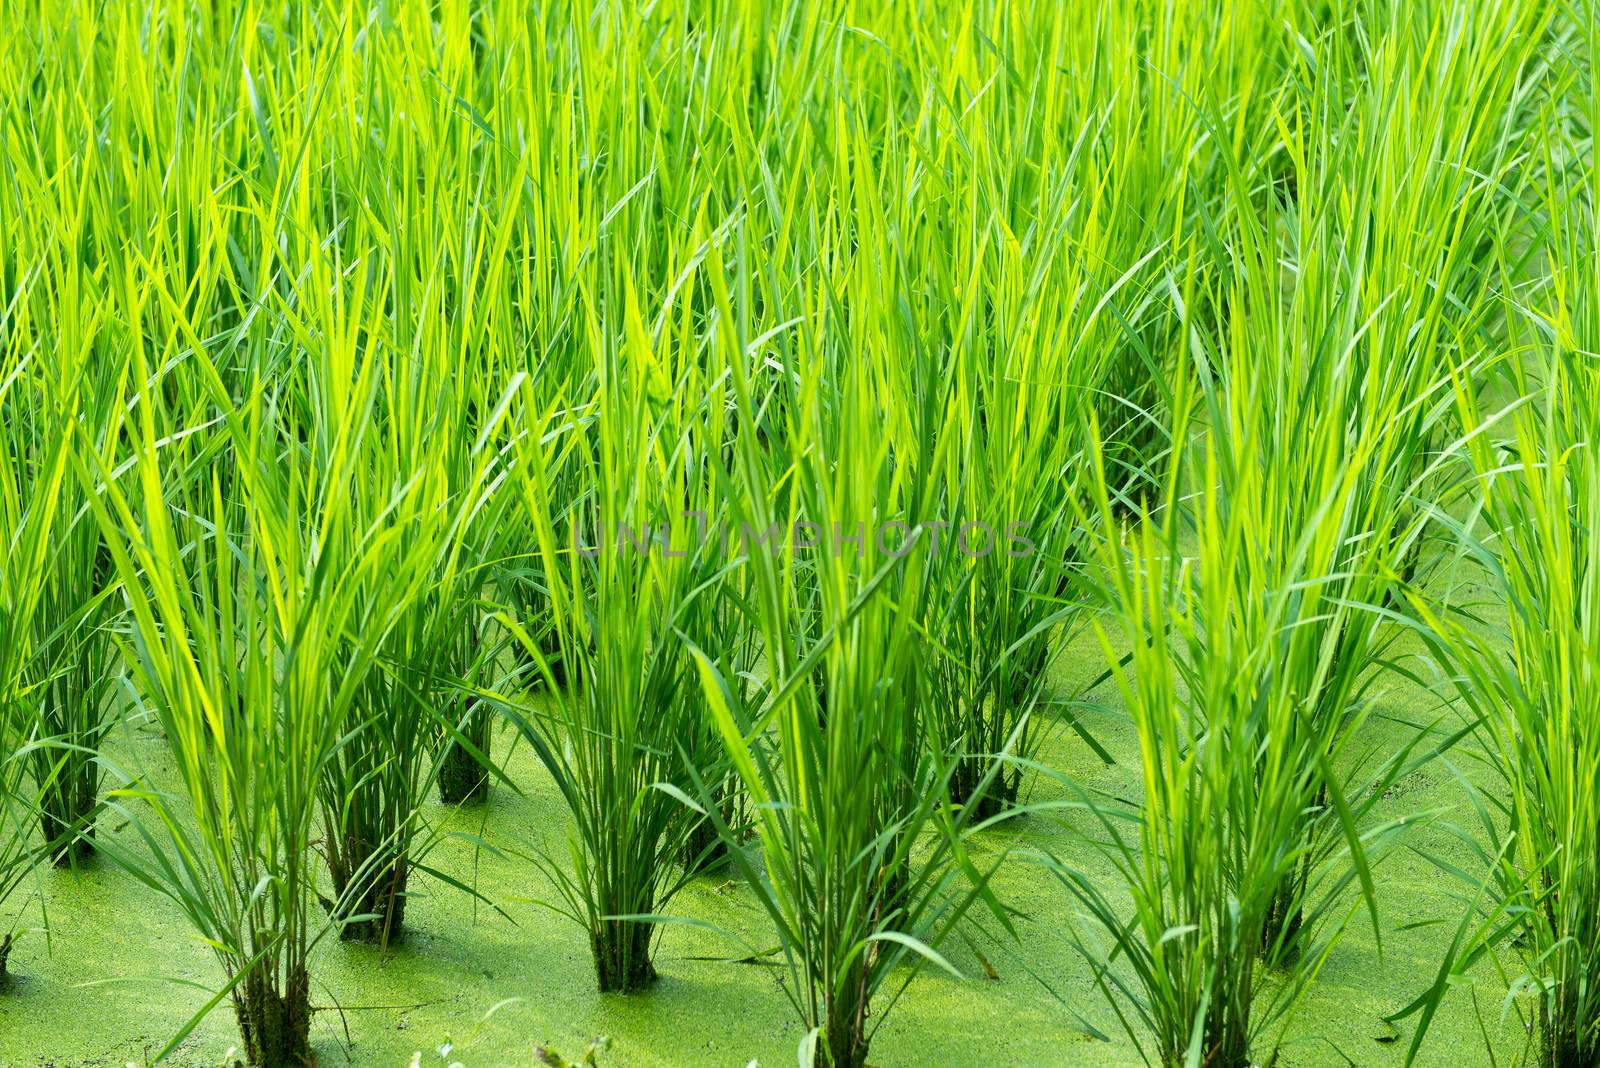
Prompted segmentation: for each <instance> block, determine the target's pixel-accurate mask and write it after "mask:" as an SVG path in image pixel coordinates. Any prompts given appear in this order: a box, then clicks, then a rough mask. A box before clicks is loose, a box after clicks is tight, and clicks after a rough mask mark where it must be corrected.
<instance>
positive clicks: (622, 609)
mask: <svg viewBox="0 0 1600 1068" xmlns="http://www.w3.org/2000/svg"><path fill="white" fill-rule="evenodd" d="M613 270H615V271H616V272H618V275H617V277H618V282H617V283H616V288H615V289H614V290H612V291H611V292H609V293H607V294H606V296H605V299H607V300H608V301H615V303H616V306H617V308H618V313H619V315H620V320H621V321H620V326H621V330H620V336H619V335H618V333H611V332H608V331H607V330H606V328H605V326H604V325H603V323H602V321H601V320H600V319H599V318H598V316H597V315H596V314H595V312H596V309H595V308H594V307H593V306H592V305H590V306H588V307H587V308H586V310H585V314H586V317H587V319H588V322H587V323H586V325H585V329H586V331H587V333H588V336H590V337H591V338H593V339H594V341H595V343H596V349H597V364H596V377H595V379H594V384H595V392H594V395H593V397H592V399H591V398H581V397H574V398H571V399H570V400H569V401H568V402H566V403H565V404H563V405H562V406H561V407H560V408H559V409H557V410H555V411H550V410H541V409H540V408H539V407H537V404H536V401H535V400H533V399H531V398H532V395H531V393H530V401H529V404H528V405H527V408H526V410H525V414H524V422H523V424H522V426H521V430H522V433H523V438H522V443H523V444H522V447H521V448H520V449H519V454H518V455H519V463H518V473H519V476H520V477H519V479H518V483H517V484H518V486H519V488H520V491H521V496H522V500H523V502H524V505H525V507H526V514H527V516H528V517H529V519H530V526H531V530H532V534H533V537H534V539H535V544H536V546H537V549H538V553H539V569H540V572H541V574H542V582H543V585H544V587H545V589H546V590H547V596H548V598H549V601H550V606H551V609H552V620H553V625H554V644H555V647H556V649H557V652H558V655H559V656H560V658H561V660H562V662H564V663H565V664H566V665H567V676H566V679H565V685H564V686H561V685H557V684H556V680H555V679H554V677H553V675H552V673H551V670H550V665H549V663H548V662H547V661H546V660H545V658H544V656H543V653H542V651H541V650H540V648H539V643H538V642H537V641H536V640H535V639H534V637H533V636H532V635H530V634H528V633H527V631H526V630H524V629H523V628H522V626H521V625H520V624H519V623H518V622H517V621H516V620H514V619H511V618H510V617H509V616H503V617H502V619H503V621H504V622H505V624H506V626H507V627H508V628H510V629H511V630H512V632H513V633H514V634H516V635H517V637H518V638H519V639H520V640H521V642H522V644H523V647H524V651H525V653H526V655H528V656H529V657H531V658H532V659H533V660H534V661H535V663H536V664H537V665H538V667H539V669H540V672H541V674H542V675H543V677H544V681H545V684H546V686H545V690H544V691H543V693H542V694H540V695H538V697H537V698H536V704H535V705H534V706H533V707H531V708H527V709H525V710H521V711H518V710H514V709H513V710H512V713H511V714H512V715H513V717H514V719H515V721H516V723H517V725H518V726H519V728H520V729H521V732H522V734H523V735H524V737H526V738H527V739H528V741H529V742H530V743H531V744H532V746H533V749H534V752H535V753H536V754H537V755H538V758H539V760H540V762H541V763H542V764H543V765H544V767H545V770H546V771H548V772H549V774H550V775H551V777H552V778H553V779H554V780H555V783H556V786H557V788H558V789H559V790H560V792H561V795H562V798H563V799H564V800H565V802H566V804H567V806H568V808H569V809H570V811H571V815H572V824H571V827H570V831H569V836H570V838H569V841H570V849H569V855H570V857H571V861H572V870H571V871H570V872H569V871H567V870H565V869H563V868H560V867H558V866H556V865H554V864H548V865H546V867H547V870H548V871H549V873H550V874H551V876H552V878H553V879H554V880H555V882H556V885H557V886H558V887H559V888H560V891H561V895H562V898H563V901H564V903H565V906H566V910H567V913H568V915H570V917H571V918H572V919H573V920H574V921H576V922H577V923H578V924H580V925H581V926H582V927H583V928H584V929H585V930H586V931H587V932H588V934H589V941H590V945H591V948H592V950H593V954H594V963H595V975H596V980H597V982H598V984H599V988H600V990H601V991H602V992H615V993H630V992H634V991H637V990H639V989H641V988H643V987H645V986H648V985H649V984H650V983H651V982H652V981H653V980H654V979H655V977H656V971H655V965H654V963H653V955H654V944H655V939H656V936H657V926H658V925H657V922H656V916H657V914H659V913H660V912H661V911H662V910H663V909H664V908H665V906H666V905H667V903H668V902H669V901H670V899H671V898H672V896H673V894H674V893H676V891H677V890H678V888H679V887H680V886H681V885H682V881H683V878H684V875H683V873H682V872H681V871H680V869H679V868H678V867H677V865H676V861H677V860H678V858H679V856H680V854H681V852H682V850H683V848H684V844H685V840H686V835H687V832H688V830H689V828H690V826H691V820H690V813H689V811H688V810H686V809H685V808H684V807H683V805H682V804H681V802H680V801H679V797H681V796H684V795H685V791H686V790H687V789H688V788H689V786H690V784H691V781H692V780H691V778H690V776H691V774H692V772H691V769H700V770H705V769H709V767H710V766H711V764H712V763H713V761H714V759H715V749H714V748H713V747H714V746H715V738H714V737H712V736H711V735H710V733H709V732H707V731H705V730H703V729H701V723H702V722H703V711H702V705H701V702H700V701H699V700H697V699H696V694H695V692H694V689H693V685H692V683H693V675H692V674H691V668H690V662H689V658H688V654H687V652H686V651H685V647H684V643H683V640H682V632H683V631H684V630H685V628H689V629H695V628H694V627H693V624H692V622H691V616H692V615H693V614H694V613H696V612H697V611H699V609H698V608H697V607H696V606H697V604H699V603H700V602H701V600H702V599H705V600H706V601H708V602H713V603H714V602H715V601H716V600H717V599H718V598H719V596H720V584H721V577H722V575H723V574H725V571H726V569H725V568H724V566H723V564H722V562H721V560H720V557H719V555H718V551H719V539H717V538H714V537H705V536H703V534H702V533H701V532H700V531H699V530H698V529H697V524H696V522H695V520H694V518H693V517H696V516H698V517H699V519H700V521H701V522H702V523H704V524H706V525H707V526H709V527H711V528H713V529H714V528H715V525H716V523H717V522H718V514H719V513H718V512H717V510H716V506H715V504H714V498H713V496H712V492H711V491H712V486H711V474H712V472H711V469H710V468H709V467H708V466H707V457H708V456H709V455H715V454H716V452H717V451H718V448H717V446H716V444H715V442H716V437H715V435H716V433H717V431H716V430H715V429H714V427H715V426H716V424H717V422H718V421H719V420H720V412H717V410H716V409H715V408H714V407H713V405H712V403H711V402H710V401H708V400H707V391H706V382H705V378H704V375H703V372H702V371H701V369H700V367H699V365H698V362H697V359H696V356H697V347H696V344H695V340H694V338H693V336H692V335H690V334H688V333H686V332H685V331H683V330H681V329H680V328H679V326H678V325H677V321H676V320H675V319H674V318H673V317H672V316H671V309H670V307H665V308H663V309H662V310H661V312H660V314H658V315H657V316H655V317H654V324H655V326H654V328H652V327H651V326H650V325H647V323H646V321H645V319H644V317H643V311H642V310H641V308H640V305H639V299H638V295H637V294H636V292H635V290H634V286H633V282H632V280H631V277H630V276H629V274H628V273H627V272H628V267H627V265H626V264H617V265H615V267H614V268H613ZM671 299H672V296H671V295H670V294H669V296H668V300H669V301H670V300H671ZM685 299H687V297H685ZM566 464H572V465H575V466H576V467H577V468H578V469H579V470H580V471H581V472H582V473H583V475H584V477H583V480H582V481H583V484H584V485H585V486H586V487H587V490H586V492H585V493H584V494H583V495H582V496H580V497H578V498H576V499H567V498H564V497H563V496H561V495H559V494H558V492H557V489H556V488H557V487H558V486H560V485H562V481H561V480H559V479H558V478H557V477H556V473H557V472H559V471H561V470H562V469H563V467H564V466H565V465H566Z"/></svg>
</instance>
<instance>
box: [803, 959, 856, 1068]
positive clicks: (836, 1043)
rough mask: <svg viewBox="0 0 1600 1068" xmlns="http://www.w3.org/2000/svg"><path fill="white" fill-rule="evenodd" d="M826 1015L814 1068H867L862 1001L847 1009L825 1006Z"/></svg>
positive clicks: (845, 1007)
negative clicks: (826, 1007)
mask: <svg viewBox="0 0 1600 1068" xmlns="http://www.w3.org/2000/svg"><path fill="white" fill-rule="evenodd" d="M856 970H857V971H859V969H856ZM864 978H865V977H864V976H863V979H864ZM827 1014H828V1018H827V1021H826V1022H825V1023H824V1025H823V1033H822V1039H823V1040H822V1041H821V1042H819V1043H818V1044H817V1054H816V1058H815V1059H814V1060H813V1061H812V1065H813V1068H866V1063H867V1046H868V1044H869V1039H868V1038H867V1003H866V1001H865V999H863V1000H861V1001H860V1002H859V1003H857V1004H855V1005H849V1006H847V1005H843V1004H838V1003H835V1004H833V1005H830V1006H829V1007H828V1009H827Z"/></svg>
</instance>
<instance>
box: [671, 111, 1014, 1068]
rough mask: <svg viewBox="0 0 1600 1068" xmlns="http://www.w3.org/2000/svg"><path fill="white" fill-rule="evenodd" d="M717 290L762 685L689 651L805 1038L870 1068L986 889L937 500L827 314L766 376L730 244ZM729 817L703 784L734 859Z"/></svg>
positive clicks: (718, 259)
mask: <svg viewBox="0 0 1600 1068" xmlns="http://www.w3.org/2000/svg"><path fill="white" fill-rule="evenodd" d="M835 121H836V123H837V125H836V127H835V129H834V131H833V133H832V135H831V136H832V137H833V138H834V143H835V144H837V145H841V146H842V145H846V144H848V143H849V137H848V135H847V127H846V126H845V125H844V122H843V116H842V115H840V116H838V117H836V120H835ZM739 262H740V265H741V268H742V267H743V266H744V264H745V262H746V261H743V260H741V261H739ZM841 267H842V265H841ZM855 269H857V270H859V269H863V268H862V267H861V265H857V267H856V268H855ZM707 276H708V278H709V280H710V286H711V289H712V293H713V295H714V297H715V301H716V305H715V306H716V310H717V313H718V315H717V320H716V322H717V327H716V330H715V333H714V335H713V343H714V345H715V352H716V354H717V366H721V367H726V368H727V369H728V373H727V378H728V380H729V383H730V386H731V389H732V394H731V401H732V403H733V405H734V410H735V412H736V414H737V416H738V424H737V428H736V431H735V436H734V440H733V442H732V443H731V444H732V454H733V464H732V466H731V470H730V471H729V472H728V473H727V476H726V477H727V478H728V480H729V484H730V486H731V488H732V489H733V491H734V492H733V493H732V494H731V496H730V503H729V517H730V523H731V524H735V525H736V527H737V529H738V530H739V531H740V532H741V536H742V537H743V538H744V541H743V542H742V544H741V545H740V547H739V551H740V559H739V566H740V569H741V572H742V573H743V575H744V584H745V585H744V588H745V589H746V591H747V592H746V594H745V596H744V598H743V602H742V603H743V604H744V605H745V612H746V613H747V617H748V618H747V622H746V626H747V627H748V628H749V629H750V630H751V631H752V632H753V633H754V634H755V635H756V636H757V638H758V640H759V642H760V648H761V650H762V654H763V661H764V667H765V672H764V676H763V677H762V678H760V679H759V680H758V679H756V678H752V677H750V676H743V677H733V676H730V674H729V673H728V672H727V671H726V670H725V668H724V667H723V666H721V665H719V664H718V663H717V662H716V661H715V660H714V659H713V658H712V657H711V656H710V655H708V654H707V653H706V652H704V651H703V650H699V649H696V652H695V657H696V663H697V665H698V667H699V670H700V673H701V676H702V681H703V684H704V688H705V694H706V697H707V699H708V701H709V702H710V706H711V714H712V715H713V717H714V721H715V723H716V725H717V728H718V733H719V734H720V736H721V739H722V742H723V745H724V746H725V748H726V751H727V753H728V756H729V760H730V763H731V766H732V768H733V770H734V771H735V772H736V773H737V775H738V777H739V780H740V782H741V784H742V786H743V788H744V790H745V792H746V793H747V795H748V798H749V805H750V811H751V820H752V828H753V832H754V836H755V838H756V840H757V842H758V843H759V846H760V849H759V853H758V854H757V855H754V856H752V855H750V854H749V853H746V852H745V851H743V850H738V849H735V850H733V851H732V857H733V859H734V863H735V865H736V868H737V869H738V870H739V871H740V872H741V873H742V874H743V875H744V876H745V879H746V881H747V883H748V885H749V886H750V888H751V890H752V891H753V892H754V893H755V895H756V897H757V899H758V900H759V901H760V903H761V905H762V907H763V908H764V910H765V911H766V913H767V914H768V916H769V917H770V919H771V921H772V923H773V926H774V928H775V930H776V932H777V935H778V939H779V944H780V946H781V948H782V950H783V954H784V958H785V961H786V964H787V968H788V972H789V977H790V978H789V982H787V983H786V984H785V986H784V990H785V993H786V995H787V996H788V998H789V1000H790V1002H791V1004H792V1005H793V1007H794V1010H795V1012H796V1014H797V1015H798V1016H799V1017H800V1019H801V1021H802V1023H803V1025H804V1026H805V1027H806V1029H807V1035H806V1039H805V1041H804V1043H803V1045H802V1050H801V1060H802V1062H804V1063H808V1064H815V1065H818V1066H831V1068H860V1066H861V1065H863V1064H865V1063H866V1057H867V1053H868V1050H869V1048H870V1046H871V1042H872V1037H873V1034H874V1032H875V1031H876V1029H877V1027H878V1026H879V1024H880V1023H881V1021H882V1019H883V1016H884V1014H885V1013H886V1012H887V1007H888V1006H890V1005H892V1004H893V1003H894V1000H895V998H896V996H897V992H896V989H895V986H896V983H897V982H898V983H901V984H904V983H906V982H909V981H910V979H911V977H912V976H913V975H914V974H915V972H916V970H917V967H918V966H920V965H921V964H923V963H927V962H931V963H933V964H935V965H937V966H939V967H943V968H945V969H949V970H951V971H953V970H954V969H952V968H951V967H950V965H949V964H948V962H946V961H945V960H944V958H943V957H942V956H940V955H939V952H938V946H939V944H940V943H941V941H942V940H943V939H944V937H945V936H946V935H947V934H948V933H949V932H950V931H951V929H952V928H953V927H954V926H955V925H956V924H957V923H958V922H959V921H960V919H961V917H962V916H963V915H964V914H965V913H966V911H967V910H968V909H969V908H970V906H971V905H972V903H973V902H974V901H975V900H976V899H977V898H978V896H980V895H981V894H983V893H984V890H985V886H986V878H987V876H986V874H985V873H980V872H978V871H976V870H975V869H973V868H972V867H971V864H970V862H969V861H968V860H967V859H966V856H965V853H964V851H963V847H962V842H963V838H964V835H965V833H966V831H967V830H968V829H969V828H970V827H971V825H972V820H973V818H974V816H975V812H974V810H973V808H972V807H970V806H965V805H952V804H951V803H950V792H949V791H950V777H951V774H952V769H953V762H952V761H950V760H948V759H947V758H945V757H944V756H943V754H942V753H941V752H940V751H939V750H938V749H937V748H936V747H929V746H928V745H927V744H926V742H925V741H924V739H923V738H922V737H921V733H920V730H919V722H920V720H921V717H922V715H923V713H922V710H921V703H922V702H923V701H924V700H925V699H926V698H925V694H926V692H927V688H926V687H927V683H926V675H925V667H924V662H923V661H922V659H921V656H920V653H921V649H922V645H921V642H920V640H919V635H918V626H917V621H918V619H919V612H920V610H921V603H920V602H921V598H922V597H923V596H924V593H923V583H922V576H923V575H924V574H925V573H926V568H927V563H926V560H927V556H926V554H928V553H929V552H931V551H932V549H931V541H932V538H931V536H930V530H931V528H930V527H928V526H926V525H925V524H924V523H923V521H922V520H923V517H922V516H921V515H919V510H920V509H921V508H923V507H925V506H926V505H927V504H928V502H929V500H930V498H929V497H928V496H926V495H925V494H924V493H923V487H922V486H921V485H920V484H919V482H918V479H919V477H921V476H920V475H919V473H918V468H917V467H916V466H915V465H913V464H911V463H902V462H897V456H896V453H895V450H894V449H893V448H892V447H891V445H890V441H891V440H892V439H891V438H888V437H886V436H885V435H883V434H881V433H880V432H879V427H881V426H882V425H883V424H884V423H885V422H886V421H889V420H890V419H892V416H891V413H890V412H889V411H887V410H885V408H884V407H883V405H884V403H885V400H884V398H885V397H886V396H892V394H887V393H882V392H879V391H878V389H877V388H875V384H874V382H873V378H872V375H871V373H870V371H869V366H870V365H869V362H868V361H867V360H864V359H852V358H851V355H850V352H849V350H848V349H847V348H845V347H844V346H842V345H840V344H839V343H838V342H839V338H840V335H839V334H835V333H833V332H832V331H830V330H828V329H824V328H822V326H821V325H820V324H822V323H823V322H825V321H826V318H827V314H828V313H824V312H822V311H821V310H820V309H818V310H817V313H816V314H815V315H810V314H807V315H802V316H800V325H799V326H798V327H797V332H796V343H795V345H794V347H793V349H792V350H791V351H792V356H788V355H786V357H785V358H784V359H783V360H782V361H781V362H780V363H779V365H778V366H777V367H773V368H772V369H771V373H770V374H768V373H763V374H762V375H761V376H760V378H759V379H757V378H754V377H752V375H751V373H750V369H749V366H748V365H747V362H746V357H745V355H744V353H746V352H748V351H749V347H750V342H749V340H748V337H747V333H746V331H747V330H748V320H746V319H743V318H741V317H740V315H739V314H737V313H736V312H735V305H734V304H733V299H734V297H733V292H737V293H738V296H739V299H740V301H741V302H744V301H746V300H747V299H748V296H749V288H748V287H749V282H750V277H749V275H748V274H747V273H745V272H744V270H742V269H741V270H740V271H738V272H736V274H735V277H736V278H737V280H738V289H737V290H734V291H733V292H730V287H729V286H728V284H727V278H728V268H727V267H726V266H725V261H724V259H723V256H722V254H721V252H720V251H719V250H718V248H717V247H716V246H715V245H714V246H713V247H712V250H711V252H710V254H709V256H708V271H707ZM745 306H746V307H747V305H745ZM856 314H861V315H866V316H869V317H870V315H871V314H872V313H871V311H870V310H867V309H866V308H861V307H860V306H858V310H857V312H856ZM840 326H841V327H843V323H841V324H840ZM758 366H759V365H758ZM758 389H759V390H760V392H759V393H758V392H757V390H758ZM777 394H784V395H785V399H784V400H783V401H782V403H781V408H782V410H783V411H784V412H785V413H787V426H785V428H784V430H785V433H784V436H783V438H782V440H781V442H767V443H763V442H762V441H761V440H760V439H759V438H758V436H757V435H756V434H755V433H754V432H753V431H754V427H755V425H756V420H757V418H758V414H759V413H761V412H762V411H764V410H766V408H767V406H768V405H769V403H773V396H774V395H777ZM923 444H924V446H927V445H929V444H930V442H928V441H926V440H924V442H923ZM911 455H912V456H921V457H928V458H934V457H932V454H931V451H923V452H920V453H918V452H913V453H912V454H911ZM846 457H848V462H846ZM932 469H933V468H932V467H925V468H922V469H921V470H922V471H928V470H932ZM752 532H754V533H755V534H756V538H755V539H752V538H751V537H750V534H751V533H752ZM767 532H777V534H778V538H779V544H776V545H772V544H766V543H765V541H764V540H762V535H764V534H766V533H767ZM813 533H815V535H816V536H815V537H812V536H811V535H812V534H813ZM945 551H951V550H950V547H949V546H948V545H947V546H946V548H945ZM996 759H998V758H996ZM994 773H995V772H994V763H993V761H991V771H990V776H991V778H992V776H993V774H994ZM864 784H871V787H870V788H866V789H864V788H863V786H864ZM987 786H988V783H987V782H984V783H980V784H979V785H978V789H979V790H980V791H982V790H984V789H986V788H987ZM715 800H716V799H715V796H714V794H713V793H712V792H711V791H710V790H709V789H706V787H705V784H703V783H702V786H701V790H700V792H699V801H700V806H701V808H702V809H703V810H704V811H705V812H706V814H707V815H708V816H709V818H710V819H712V820H713V822H714V823H716V825H717V828H718V830H719V832H720V833H721V834H722V835H723V836H724V838H725V839H727V840H728V841H729V842H730V844H732V843H733V842H734V841H735V838H734V835H735V829H734V828H732V827H730V826H728V825H727V824H726V823H725V822H724V821H723V819H722V816H721V814H720V813H719V812H718V810H717V807H716V804H715ZM969 877H970V881H969ZM997 915H999V918H1000V921H1001V922H1002V923H1005V922H1007V920H1006V918H1005V917H1004V915H1003V914H999V913H997ZM907 965H910V967H906V966H907ZM902 988H903V987H902Z"/></svg>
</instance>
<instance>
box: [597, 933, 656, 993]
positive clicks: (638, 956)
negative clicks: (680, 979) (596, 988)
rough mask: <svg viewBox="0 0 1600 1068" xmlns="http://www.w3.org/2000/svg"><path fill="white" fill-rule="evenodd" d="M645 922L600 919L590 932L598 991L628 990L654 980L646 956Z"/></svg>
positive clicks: (642, 987)
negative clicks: (593, 930) (595, 928)
mask: <svg viewBox="0 0 1600 1068" xmlns="http://www.w3.org/2000/svg"><path fill="white" fill-rule="evenodd" d="M652 933H654V928H653V927H652V926H651V925H650V924H648V923H634V922H631V921H628V920H602V921H600V929H599V930H597V931H595V932H594V935H593V938H592V942H593V946H594V971H595V978H596V979H597V980H598V981H599V983H600V993H602V994H631V993H633V992H634V991H636V990H643V989H644V988H645V987H647V986H649V985H650V984H651V983H653V982H655V981H656V967H655V965H654V964H653V963H651V960H650V936H651V935H652Z"/></svg>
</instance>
